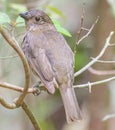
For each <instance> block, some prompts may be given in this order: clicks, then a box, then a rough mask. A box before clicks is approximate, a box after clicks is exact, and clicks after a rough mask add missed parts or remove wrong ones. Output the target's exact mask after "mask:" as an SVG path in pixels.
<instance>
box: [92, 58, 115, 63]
mask: <svg viewBox="0 0 115 130" xmlns="http://www.w3.org/2000/svg"><path fill="white" fill-rule="evenodd" d="M91 59H95V58H93V57H91ZM97 62H98V63H104V64H105V63H106V64H112V63H115V61H105V60H97Z"/></svg>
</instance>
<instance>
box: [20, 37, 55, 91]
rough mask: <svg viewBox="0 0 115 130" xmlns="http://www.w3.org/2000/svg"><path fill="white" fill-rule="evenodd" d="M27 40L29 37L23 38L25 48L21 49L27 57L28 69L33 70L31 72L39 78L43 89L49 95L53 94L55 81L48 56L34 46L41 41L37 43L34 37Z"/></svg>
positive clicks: (43, 50)
mask: <svg viewBox="0 0 115 130" xmlns="http://www.w3.org/2000/svg"><path fill="white" fill-rule="evenodd" d="M29 38H31V36H30V37H26V36H25V38H24V40H23V43H22V44H23V46H26V47H22V49H23V51H24V53H25V55H26V57H27V60H28V62H29V64H30V67H31V69H32V70H33V72H34V73H36V74H37V75H38V76H39V78H40V79H41V81H42V82H43V84H44V85H45V87H46V88H47V89H48V91H49V92H50V93H54V92H55V87H54V86H55V83H54V81H55V79H54V72H53V70H52V67H51V64H50V61H49V59H48V56H47V55H46V52H45V49H42V48H41V47H39V46H38V44H37V45H36V42H42V41H39V40H38V38H37V37H35V35H34V38H33V40H32V39H29ZM36 38H37V39H36ZM34 40H35V41H34ZM30 41H31V42H30Z"/></svg>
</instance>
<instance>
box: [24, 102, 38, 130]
mask: <svg viewBox="0 0 115 130" xmlns="http://www.w3.org/2000/svg"><path fill="white" fill-rule="evenodd" d="M22 109H23V110H24V111H25V113H26V115H27V116H28V117H29V119H30V121H31V122H32V124H33V126H34V129H35V130H40V127H39V125H38V123H37V121H36V119H35V117H34V115H33V113H32V112H31V111H30V110H29V108H28V106H27V105H26V103H24V102H23V103H22Z"/></svg>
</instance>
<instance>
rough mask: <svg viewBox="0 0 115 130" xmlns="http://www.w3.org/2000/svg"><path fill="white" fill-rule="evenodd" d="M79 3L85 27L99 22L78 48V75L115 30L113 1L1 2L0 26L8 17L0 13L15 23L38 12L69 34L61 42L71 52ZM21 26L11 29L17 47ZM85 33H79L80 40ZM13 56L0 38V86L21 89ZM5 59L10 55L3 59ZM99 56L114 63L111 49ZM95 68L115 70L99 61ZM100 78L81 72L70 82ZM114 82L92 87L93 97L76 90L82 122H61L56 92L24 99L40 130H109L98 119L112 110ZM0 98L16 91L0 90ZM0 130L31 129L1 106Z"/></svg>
mask: <svg viewBox="0 0 115 130" xmlns="http://www.w3.org/2000/svg"><path fill="white" fill-rule="evenodd" d="M83 3H85V18H84V27H86V28H90V27H91V25H92V24H93V23H94V21H95V19H96V18H97V16H99V17H100V18H99V22H98V23H97V24H96V26H95V28H94V30H93V32H92V33H91V34H90V35H89V36H88V37H87V38H86V39H85V40H83V41H82V42H81V43H80V45H78V46H77V54H76V55H75V71H78V70H79V69H80V68H82V67H83V66H85V65H86V64H87V63H88V62H89V61H90V60H91V59H90V57H92V56H94V57H95V56H96V55H97V54H98V53H99V52H100V50H101V48H102V47H103V45H104V43H105V39H106V37H107V36H108V35H109V33H110V31H114V30H115V17H114V16H115V2H114V0H87V1H86V0H81V1H77V0H71V1H70V0H61V1H59V0H17V1H16V0H0V22H4V19H5V18H6V17H7V16H6V17H4V18H3V17H2V14H1V13H5V14H7V15H8V16H9V18H10V20H11V21H14V22H15V21H16V19H17V18H18V20H20V19H19V17H18V14H19V13H20V12H23V11H26V10H29V9H33V8H39V9H42V10H44V11H45V12H47V13H48V14H49V15H50V16H51V17H52V18H54V19H56V20H58V21H59V22H60V24H61V25H62V27H64V28H66V29H67V30H68V31H69V32H70V33H71V35H72V37H68V36H65V38H66V40H67V42H68V44H69V45H70V46H71V48H72V50H73V49H74V45H75V42H76V41H77V38H78V37H77V32H78V30H79V29H80V22H81V16H82V8H83ZM8 20H9V19H7V18H6V19H5V21H6V23H5V22H4V23H5V25H6V26H7V27H8V28H10V26H9V25H7V22H8ZM22 24H23V23H21V24H19V25H17V26H16V28H15V30H14V35H15V38H16V40H17V41H18V42H19V44H20V45H21V42H22V39H23V35H24V32H25V27H24V25H22ZM64 31H65V30H64ZM62 32H63V31H62ZM9 33H10V31H9ZM85 33H86V32H85V31H84V32H83V33H82V35H81V36H83V35H84V34H85ZM66 34H67V33H66ZM112 41H113V42H115V37H113V38H112ZM15 55H16V53H15V52H14V50H13V49H12V48H11V47H10V46H9V45H8V44H7V42H6V41H5V40H4V39H3V38H2V36H1V35H0V82H8V83H12V84H15V85H18V86H22V87H23V86H24V70H23V66H22V63H21V61H20V59H19V58H18V57H17V56H15ZM7 56H14V57H12V58H3V57H7ZM102 58H103V59H104V60H114V59H115V57H114V47H111V48H108V50H107V51H106V53H105V55H104V56H103V57H102ZM94 67H95V68H97V69H101V70H102V69H104V70H110V69H114V68H115V66H114V64H112V65H111V64H107V65H105V64H99V63H96V64H95V66H94ZM34 78H35V77H33V75H32V76H31V80H32V83H31V84H33V83H34V81H35V80H37V79H34ZM104 78H107V76H95V75H92V74H91V73H89V72H88V71H85V72H84V73H83V74H81V75H80V76H79V77H77V78H75V82H74V84H83V83H87V82H88V81H97V80H101V79H104ZM114 84H115V83H114V81H112V82H110V83H109V84H104V85H98V86H95V87H93V88H92V93H89V91H88V88H76V89H75V90H76V95H77V98H78V102H79V104H80V108H81V111H82V114H83V120H82V121H81V122H79V123H76V124H71V125H68V124H67V123H66V120H65V113H64V108H63V104H62V100H61V97H60V94H59V92H58V90H57V91H56V93H55V94H54V95H49V94H48V93H46V92H42V93H41V94H40V95H39V96H34V95H32V94H28V95H27V96H26V99H25V100H26V102H27V104H28V106H29V107H30V109H31V111H32V112H33V114H34V115H35V117H36V119H37V121H38V122H39V124H40V126H41V128H42V129H43V130H114V128H115V123H114V121H115V119H114V118H112V119H110V120H107V121H106V122H103V121H102V119H103V117H104V116H106V115H109V114H114V112H115V100H114V99H115V96H114V95H115V90H114ZM0 95H1V96H3V97H4V98H5V99H6V100H7V101H9V102H11V101H12V99H14V98H15V97H17V96H18V95H19V93H18V92H14V91H11V90H6V89H3V88H0ZM70 109H71V108H70ZM0 130H33V126H32V124H31V123H30V121H29V119H28V118H27V116H26V114H25V113H24V111H23V110H22V109H21V108H17V109H15V110H9V109H6V108H4V107H3V106H1V105H0Z"/></svg>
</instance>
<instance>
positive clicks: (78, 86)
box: [73, 76, 115, 88]
mask: <svg viewBox="0 0 115 130" xmlns="http://www.w3.org/2000/svg"><path fill="white" fill-rule="evenodd" d="M112 80H115V76H114V77H111V78H107V79H104V80H100V81H96V82H92V83H91V82H88V83H86V84H81V85H74V86H73V87H74V88H85V87H89V84H90V87H91V86H95V85H99V84H103V83H107V82H109V81H112Z"/></svg>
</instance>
